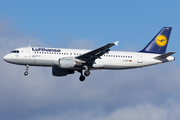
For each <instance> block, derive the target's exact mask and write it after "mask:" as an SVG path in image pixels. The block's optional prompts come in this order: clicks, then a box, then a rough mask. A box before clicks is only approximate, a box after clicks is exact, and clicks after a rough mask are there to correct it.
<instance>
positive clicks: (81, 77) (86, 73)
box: [78, 66, 90, 82]
mask: <svg viewBox="0 0 180 120" xmlns="http://www.w3.org/2000/svg"><path fill="white" fill-rule="evenodd" d="M84 67H85V72H84V75H85V76H89V75H90V71H89V69H88V67H87V66H84ZM78 72H80V73H81V76H80V77H79V80H80V81H82V82H83V81H84V80H85V76H84V75H83V72H82V70H79V71H78Z"/></svg>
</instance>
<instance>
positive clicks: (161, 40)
mask: <svg viewBox="0 0 180 120" xmlns="http://www.w3.org/2000/svg"><path fill="white" fill-rule="evenodd" d="M156 44H157V45H158V46H160V47H163V46H165V45H166V44H167V38H166V36H164V35H158V36H157V37H156Z"/></svg>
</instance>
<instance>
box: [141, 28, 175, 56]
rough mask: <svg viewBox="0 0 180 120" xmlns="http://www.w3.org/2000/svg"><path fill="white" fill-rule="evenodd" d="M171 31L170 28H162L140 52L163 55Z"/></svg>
mask: <svg viewBox="0 0 180 120" xmlns="http://www.w3.org/2000/svg"><path fill="white" fill-rule="evenodd" d="M171 29H172V27H163V28H162V29H161V30H160V31H159V33H158V34H157V35H156V36H155V37H154V38H153V39H152V40H151V41H150V42H149V44H148V45H147V46H146V47H145V48H144V49H143V50H141V51H140V52H146V53H156V54H164V53H165V52H166V48H167V45H168V41H169V37H170V34H171Z"/></svg>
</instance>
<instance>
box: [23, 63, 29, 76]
mask: <svg viewBox="0 0 180 120" xmlns="http://www.w3.org/2000/svg"><path fill="white" fill-rule="evenodd" d="M28 69H29V65H26V71H25V72H24V75H25V76H27V75H28Z"/></svg>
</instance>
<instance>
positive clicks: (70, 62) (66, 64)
mask: <svg viewBox="0 0 180 120" xmlns="http://www.w3.org/2000/svg"><path fill="white" fill-rule="evenodd" d="M75 65H76V61H75V59H68V58H61V59H59V68H73V67H74V66H75Z"/></svg>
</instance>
